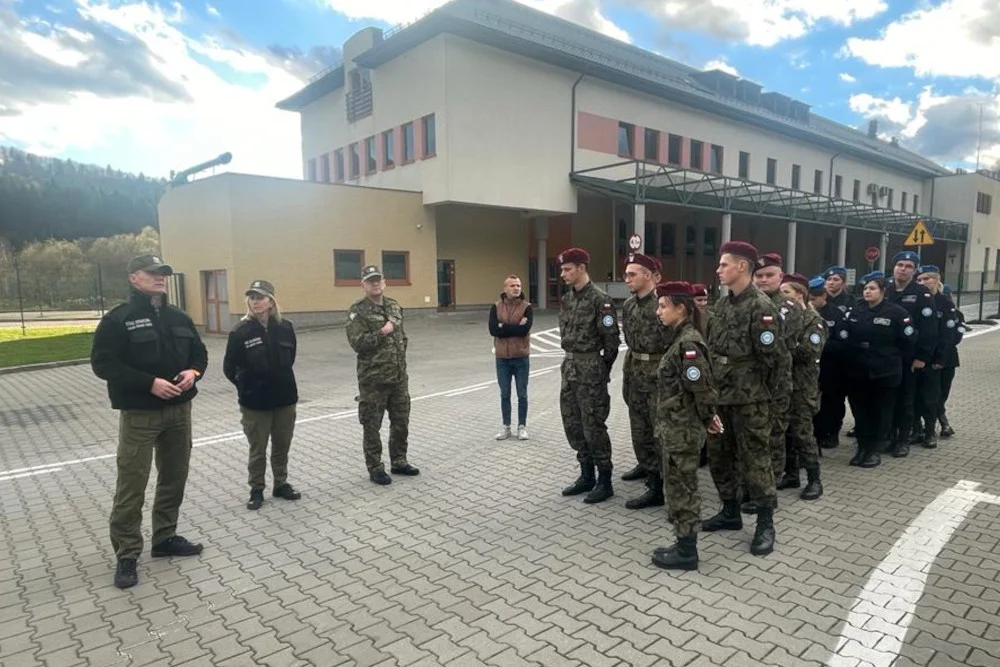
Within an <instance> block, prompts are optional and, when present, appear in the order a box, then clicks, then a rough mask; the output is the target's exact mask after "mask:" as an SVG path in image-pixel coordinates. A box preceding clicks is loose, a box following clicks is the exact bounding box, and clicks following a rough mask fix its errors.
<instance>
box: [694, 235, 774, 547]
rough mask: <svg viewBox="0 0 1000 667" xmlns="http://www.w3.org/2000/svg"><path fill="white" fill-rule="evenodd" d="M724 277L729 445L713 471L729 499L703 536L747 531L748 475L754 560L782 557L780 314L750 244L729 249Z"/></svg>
mask: <svg viewBox="0 0 1000 667" xmlns="http://www.w3.org/2000/svg"><path fill="white" fill-rule="evenodd" d="M721 251H722V253H721V254H722V256H721V258H720V260H719V268H718V269H717V270H716V274H717V275H718V276H719V281H720V282H721V283H722V284H723V285H725V286H726V287H728V288H729V294H728V295H727V296H725V297H724V298H721V299H719V300H718V301H717V302H716V303H715V305H714V306H713V308H712V320H711V322H710V324H709V328H708V349H709V352H710V353H711V363H712V370H713V372H714V375H715V380H716V389H717V390H718V392H719V416H720V417H721V419H722V425H723V427H724V431H723V435H722V437H721V438H711V439H709V456H708V462H709V468H710V469H711V471H712V479H713V480H714V481H715V486H716V488H717V489H718V491H719V497H720V498H721V499H722V511H721V512H719V513H718V514H717V515H715V516H714V517H712V518H711V519H709V520H708V521H706V522H704V524H703V525H702V530H705V531H709V532H712V531H717V530H740V529H741V528H743V518H742V517H741V516H740V506H739V498H738V494H737V488H738V485H739V473H740V470H739V469H740V468H742V473H743V480H744V482H745V484H746V487H747V491H748V493H749V496H750V500H751V501H752V502H754V503H756V504H757V530H756V532H755V533H754V537H753V542H752V543H751V545H750V553H752V554H755V555H758V556H762V555H765V554H769V553H771V552H772V551H773V550H774V537H775V535H774V507H775V504H776V502H777V498H776V496H775V490H774V471H773V470H772V468H771V446H770V434H771V424H770V416H771V405H770V404H771V401H772V397H771V390H770V385H769V378H773V377H774V376H775V373H776V371H777V370H778V369H779V368H781V364H782V361H781V359H780V355H781V354H782V342H781V338H780V336H781V331H780V329H779V323H778V322H779V320H780V318H781V316H780V315H779V314H778V308H777V307H776V306H775V305H774V303H773V302H772V301H771V300H770V299H768V298H767V296H766V295H764V293H763V292H761V291H760V290H759V289H757V288H756V287H754V286H753V284H752V282H751V277H752V275H753V270H754V267H755V266H756V263H757V249H756V248H754V247H753V246H752V245H750V244H749V243H744V242H742V241H732V242H729V243H725V244H723V246H722V248H721Z"/></svg>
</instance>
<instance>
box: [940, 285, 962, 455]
mask: <svg viewBox="0 0 1000 667" xmlns="http://www.w3.org/2000/svg"><path fill="white" fill-rule="evenodd" d="M941 293H942V294H944V295H945V297H946V298H947V299H948V301H951V288H950V287H948V286H947V285H944V286H943V287H942V288H941ZM952 303H954V302H952ZM965 331H966V328H965V315H964V314H962V311H960V310H959V309H958V308H955V344H954V345H953V346H952V347H951V350H950V352H949V353H948V355H947V356H946V357H945V361H944V368H943V369H941V410H940V414H939V416H938V420H939V421H940V422H941V437H942V438H950V437H951V436H953V435H955V429H953V428H952V427H951V424H950V423H948V415H947V413H946V412H945V404H946V403H947V402H948V396H950V395H951V383H952V382H953V381H954V380H955V369H956V368H958V367H959V365H960V364H959V361H958V344H959V343H961V342H962V338H963V337H964V336H965Z"/></svg>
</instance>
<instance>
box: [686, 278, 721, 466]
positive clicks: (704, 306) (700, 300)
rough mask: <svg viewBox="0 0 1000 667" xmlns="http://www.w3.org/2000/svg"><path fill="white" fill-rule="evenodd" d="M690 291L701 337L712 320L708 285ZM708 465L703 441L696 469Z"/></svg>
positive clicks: (700, 284) (706, 451) (693, 287)
mask: <svg viewBox="0 0 1000 667" xmlns="http://www.w3.org/2000/svg"><path fill="white" fill-rule="evenodd" d="M691 289H692V290H694V305H695V307H696V308H697V309H698V310H699V311H701V324H700V325H699V329H700V331H701V335H702V336H704V335H705V332H707V331H708V322H709V321H710V320H711V319H712V308H711V307H710V306H709V305H708V285H706V284H704V283H695V284H693V285H691ZM713 437H715V438H717V437H719V436H718V435H717V434H709V438H713ZM707 465H708V440H707V439H706V440H705V444H704V445H702V448H701V456H699V457H698V467H699V468H704V467H705V466H707Z"/></svg>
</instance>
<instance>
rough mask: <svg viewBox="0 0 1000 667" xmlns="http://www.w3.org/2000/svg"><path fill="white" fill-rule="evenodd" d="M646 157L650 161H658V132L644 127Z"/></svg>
mask: <svg viewBox="0 0 1000 667" xmlns="http://www.w3.org/2000/svg"><path fill="white" fill-rule="evenodd" d="M645 155H646V159H647V160H649V161H650V162H659V161H660V133H659V132H657V131H656V130H651V129H649V128H648V127H647V128H646V153H645Z"/></svg>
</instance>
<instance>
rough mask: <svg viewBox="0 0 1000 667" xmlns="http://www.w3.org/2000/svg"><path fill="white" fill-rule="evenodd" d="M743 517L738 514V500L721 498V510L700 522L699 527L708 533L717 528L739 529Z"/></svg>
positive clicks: (741, 526) (741, 525)
mask: <svg viewBox="0 0 1000 667" xmlns="http://www.w3.org/2000/svg"><path fill="white" fill-rule="evenodd" d="M742 528H743V517H741V516H740V501H739V500H735V499H734V500H723V501H722V511H720V512H719V513H718V514H716V515H715V516H713V517H712V518H711V519H709V520H708V521H704V522H702V524H701V529H702V530H704V531H705V532H708V533H714V532H716V531H718V530H741V529H742Z"/></svg>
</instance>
